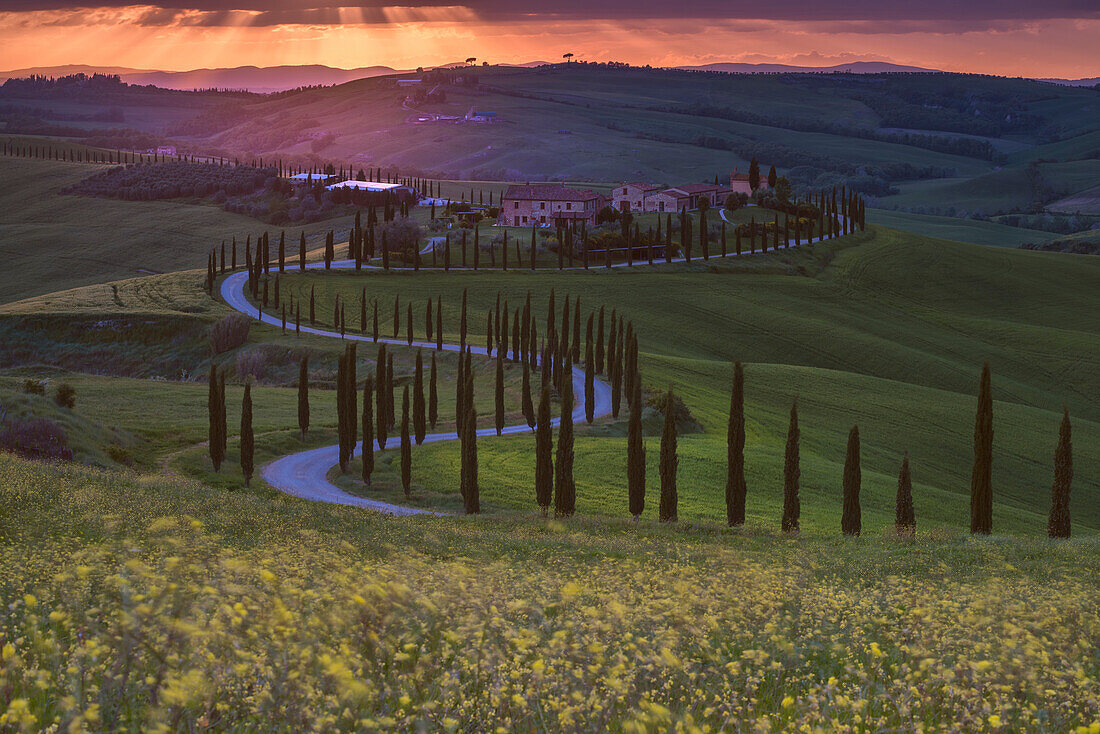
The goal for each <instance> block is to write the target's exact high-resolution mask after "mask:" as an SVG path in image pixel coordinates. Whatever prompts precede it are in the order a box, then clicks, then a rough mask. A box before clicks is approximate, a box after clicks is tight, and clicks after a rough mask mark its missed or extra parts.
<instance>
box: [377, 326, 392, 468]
mask: <svg viewBox="0 0 1100 734" xmlns="http://www.w3.org/2000/svg"><path fill="white" fill-rule="evenodd" d="M374 369H375V377H374V385H375V387H374V390H375V407H376V410H375V413H376V416H375V418H376V433H377V435H376V436H375V438H376V439H377V441H378V450H379V451H384V450H385V448H386V438H387V435H386V433H387V429H388V428H389V421H388V420H387V419H386V385H387V382H386V345H385V344H380V345H378V357H377V361H376V362H375V365H374Z"/></svg>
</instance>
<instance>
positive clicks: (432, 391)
mask: <svg viewBox="0 0 1100 734" xmlns="http://www.w3.org/2000/svg"><path fill="white" fill-rule="evenodd" d="M437 377H438V376H437V370H436V364H435V352H432V369H431V374H430V375H429V376H428V424H429V425H431V427H432V428H435V423H436V420H437V419H438V418H439V388H438V387H437V383H436V380H437Z"/></svg>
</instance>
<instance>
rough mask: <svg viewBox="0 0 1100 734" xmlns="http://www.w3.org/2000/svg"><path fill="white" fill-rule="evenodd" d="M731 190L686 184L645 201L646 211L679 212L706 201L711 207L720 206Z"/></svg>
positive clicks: (708, 185)
mask: <svg viewBox="0 0 1100 734" xmlns="http://www.w3.org/2000/svg"><path fill="white" fill-rule="evenodd" d="M729 192H730V191H729V189H727V188H723V187H722V186H715V185H714V184H684V185H683V186H673V187H672V188H671V189H665V190H664V191H660V192H657V193H656V194H653V195H651V196H647V197H646V199H645V211H648V212H677V211H680V210H681V209H683V208H685V207H686V208H688V209H695V208H696V207H698V206H699V201H700V200H702V199H706V200H707V203H708V204H710V205H711V206H720V205H721V204H722V202H723V201H724V200H725V198H726V195H727V194H729Z"/></svg>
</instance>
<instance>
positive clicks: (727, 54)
mask: <svg viewBox="0 0 1100 734" xmlns="http://www.w3.org/2000/svg"><path fill="white" fill-rule="evenodd" d="M457 2H462V0H434V1H433V0H429V1H428V2H420V1H414V0H380V1H373V2H372V1H368V2H359V3H352V2H351V0H231V1H230V2H228V3H221V2H213V1H212V0H168V1H167V2H163V3H158V2H156V1H155V0H153V1H152V2H151V1H150V0H144V2H140V3H134V2H128V0H102V4H99V3H97V2H96V0H86V2H85V3H72V2H65V1H63V0H0V69H4V70H7V69H20V68H28V67H40V66H58V65H64V64H90V65H96V66H112V67H116V66H117V67H130V68H137V69H164V70H186V69H194V68H212V67H233V66H243V65H255V66H276V65H281V64H325V65H328V66H334V67H340V68H355V67H360V66H373V65H385V66H391V67H394V68H399V69H407V68H415V67H417V66H430V65H434V64H442V63H450V62H455V61H462V60H464V59H466V58H468V57H471V56H472V57H476V58H477V59H478V60H479V61H481V60H484V61H488V62H490V63H523V62H528V61H555V60H558V59H560V58H561V56H562V54H564V53H566V52H569V53H572V54H574V58H576V59H578V60H589V61H620V62H627V63H631V64H639V65H641V64H652V65H654V66H678V65H688V64H706V63H714V62H722V61H738V62H749V63H789V64H797V65H804V66H830V65H834V64H842V63H846V62H850V61H861V60H866V61H892V62H895V63H900V64H909V65H914V66H923V67H929V68H937V69H943V70H947V71H969V72H979V73H988V74H1001V75H1007V76H1030V77H1066V78H1081V77H1094V76H1100V0H1029V1H1026V2H1025V1H1024V0H923V1H922V2H912V0H846V1H845V2H832V1H831V0H784V2H781V3H776V2H767V1H766V0H693V1H692V2H687V3H683V2H671V1H670V0H629V1H628V0H565V1H564V2H554V1H553V0H467V1H466V2H465V3H464V4H451V3H457ZM396 3H404V4H396Z"/></svg>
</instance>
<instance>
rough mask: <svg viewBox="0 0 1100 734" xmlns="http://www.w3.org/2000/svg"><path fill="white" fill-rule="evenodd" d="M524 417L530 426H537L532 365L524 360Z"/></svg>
mask: <svg viewBox="0 0 1100 734" xmlns="http://www.w3.org/2000/svg"><path fill="white" fill-rule="evenodd" d="M522 408H523V418H524V420H526V421H527V426H528V428H532V429H533V428H534V427H535V406H534V403H533V402H532V401H531V365H530V364H528V363H527V360H523V400H522Z"/></svg>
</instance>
